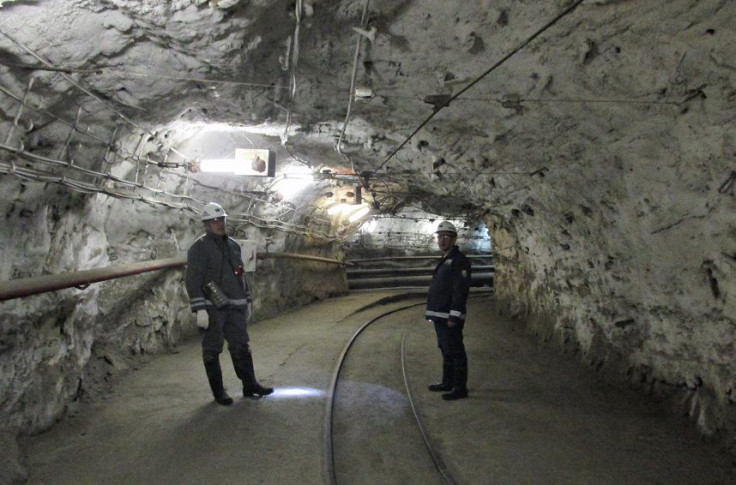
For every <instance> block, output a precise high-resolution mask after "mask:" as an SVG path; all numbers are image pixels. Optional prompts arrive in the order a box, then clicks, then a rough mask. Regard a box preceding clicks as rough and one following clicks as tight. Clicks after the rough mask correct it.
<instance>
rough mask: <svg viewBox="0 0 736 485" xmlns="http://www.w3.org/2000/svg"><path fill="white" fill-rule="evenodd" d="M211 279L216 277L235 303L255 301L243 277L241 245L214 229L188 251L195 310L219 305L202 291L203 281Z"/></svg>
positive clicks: (244, 304)
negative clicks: (220, 234) (219, 234)
mask: <svg viewBox="0 0 736 485" xmlns="http://www.w3.org/2000/svg"><path fill="white" fill-rule="evenodd" d="M238 268H239V269H238ZM208 281H214V282H215V283H216V284H217V286H219V287H220V289H221V290H222V291H223V292H224V293H225V295H226V296H227V297H228V299H229V305H230V306H231V307H242V308H245V307H247V306H248V305H249V304H250V303H251V301H252V298H251V294H250V290H249V289H248V286H247V285H246V284H245V279H244V277H243V260H242V257H241V255H240V246H239V245H238V243H236V242H235V241H233V240H232V239H230V238H229V237H227V236H217V235H215V234H212V233H211V232H208V233H206V234H205V235H204V236H201V237H200V238H198V239H197V240H196V241H194V244H192V247H190V248H189V251H188V252H187V275H186V281H185V282H186V287H187V294H188V295H189V302H190V306H191V309H192V311H193V312H196V311H198V310H204V309H205V308H210V309H214V308H215V307H214V305H213V304H212V302H211V301H209V300H207V299H206V298H205V297H204V294H203V293H202V285H204V284H205V283H206V282H208Z"/></svg>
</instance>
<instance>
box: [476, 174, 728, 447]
mask: <svg viewBox="0 0 736 485" xmlns="http://www.w3.org/2000/svg"><path fill="white" fill-rule="evenodd" d="M628 182H629V183H631V185H634V186H635V185H637V184H636V183H635V182H634V181H633V178H632V179H630V180H629V181H628ZM614 189H615V187H614ZM638 189H643V187H638ZM649 189H650V190H649V191H648V192H649V193H650V194H651V186H650V187H649ZM631 193H632V195H633V194H635V193H636V191H634V190H632V192H631ZM662 195H664V194H662ZM671 195H672V197H670V200H668V201H667V202H668V203H667V204H665V200H663V199H662V198H659V197H657V196H655V195H650V197H651V199H650V200H649V201H647V202H645V200H647V199H646V197H643V199H644V200H642V199H639V200H638V201H637V199H636V198H634V197H632V198H625V197H621V198H619V199H618V200H617V201H616V203H613V204H610V205H609V204H605V203H604V204H602V205H600V206H598V207H596V208H592V207H587V206H585V205H578V206H570V207H567V208H566V210H565V211H564V217H563V218H561V219H557V218H553V217H540V215H539V214H535V213H534V211H533V210H529V209H527V210H526V211H523V210H513V211H511V214H509V217H502V216H492V217H490V218H489V221H488V225H489V227H491V235H492V236H491V237H492V239H493V241H494V263H495V280H494V286H495V291H496V299H497V301H498V304H499V308H501V309H502V311H503V312H504V313H505V314H508V315H511V316H513V317H515V318H518V319H519V321H520V323H521V324H523V325H525V326H526V327H527V328H528V329H529V330H530V331H531V332H533V333H534V334H536V335H538V336H539V337H540V338H542V339H543V340H546V341H550V342H553V343H554V344H556V345H559V346H561V347H562V348H564V349H566V350H573V351H575V352H579V353H580V355H581V357H582V359H583V360H584V362H586V363H588V364H590V365H591V366H594V368H595V369H597V370H599V371H601V372H603V373H605V375H606V376H607V377H609V378H612V379H613V380H614V381H618V382H621V381H627V382H628V383H629V384H631V385H634V386H636V387H640V388H642V389H643V390H645V391H646V392H649V393H651V394H652V395H653V396H656V397H657V398H667V399H670V400H671V403H672V405H673V407H674V410H675V411H676V412H677V413H678V414H679V413H682V414H685V415H688V416H689V417H690V418H691V419H692V420H693V421H694V422H695V423H696V425H697V427H698V428H699V430H700V431H701V432H702V433H703V434H705V435H707V436H711V437H713V438H716V439H719V440H722V441H724V442H725V444H726V446H728V447H731V449H732V450H734V445H736V442H735V441H734V431H735V430H736V345H735V344H734V341H735V339H734V336H735V335H736V320H735V319H734V315H736V303H735V300H736V257H735V256H736V253H734V246H733V241H734V235H735V234H736V232H735V231H736V225H734V219H733V210H734V200H733V197H732V196H730V197H729V196H724V195H723V194H721V193H719V192H718V191H717V190H715V188H710V190H700V191H699V193H698V194H697V196H696V194H695V192H689V193H688V192H687V191H685V190H680V191H678V190H672V191H671ZM654 201H656V202H654ZM684 204H687V205H688V206H689V207H690V209H689V210H688V215H685V216H682V215H680V216H679V217H677V216H675V214H674V213H673V212H674V210H673V207H677V206H683V205H684ZM653 211H655V212H656V211H662V212H665V213H666V214H665V215H664V217H661V218H660V219H659V220H658V221H657V222H655V221H654V220H652V215H651V213H652V212H653ZM668 220H669V221H673V222H672V223H669V224H667V223H665V221H668Z"/></svg>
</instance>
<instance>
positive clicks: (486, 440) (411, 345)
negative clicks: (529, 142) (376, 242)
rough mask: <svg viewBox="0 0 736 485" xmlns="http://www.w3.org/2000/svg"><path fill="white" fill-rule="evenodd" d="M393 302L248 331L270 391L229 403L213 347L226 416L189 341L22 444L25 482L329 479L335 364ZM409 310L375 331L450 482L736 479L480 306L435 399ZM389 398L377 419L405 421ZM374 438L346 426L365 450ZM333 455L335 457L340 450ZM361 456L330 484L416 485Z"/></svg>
mask: <svg viewBox="0 0 736 485" xmlns="http://www.w3.org/2000/svg"><path fill="white" fill-rule="evenodd" d="M394 294H398V292H387V291H381V292H369V293H368V292H367V293H356V294H351V295H348V296H344V297H340V298H335V299H331V300H328V301H324V302H319V303H315V304H313V305H310V306H307V307H304V308H301V309H299V310H296V311H293V312H289V313H285V314H282V315H279V316H278V317H276V318H273V319H269V320H265V321H262V322H256V323H255V324H254V325H251V327H250V333H251V340H252V342H251V344H252V348H253V354H254V360H255V365H256V374H257V375H258V378H259V380H260V381H261V382H262V383H263V384H265V385H271V386H274V387H275V388H276V392H275V393H274V394H273V395H270V396H267V397H264V398H262V399H244V398H242V397H241V396H240V393H239V392H238V390H239V385H238V384H239V382H238V381H237V379H236V377H235V375H234V372H233V370H232V365H231V362H230V359H229V355H228V354H227V352H225V353H223V356H222V359H221V363H222V367H223V373H224V377H225V383H226V387H228V390H229V392H230V394H231V395H232V396H233V397H234V398H236V399H235V404H234V405H233V406H230V407H223V406H219V405H217V404H215V403H214V402H213V401H212V398H211V395H210V393H209V388H208V386H207V382H206V379H205V375H204V369H203V367H202V364H201V359H200V350H199V343H198V341H190V342H185V343H183V344H182V345H180V347H179V349H178V351H177V352H176V353H171V354H166V355H162V356H159V357H156V358H155V359H152V360H151V361H150V362H148V363H147V364H146V365H145V366H142V367H141V368H139V369H138V370H135V371H132V372H130V373H128V374H127V375H125V376H124V377H123V378H121V379H119V380H118V382H117V383H116V385H115V387H114V389H113V391H112V392H111V393H110V394H109V395H108V396H105V399H103V400H100V401H98V402H95V403H91V404H85V405H83V406H80V407H79V408H78V409H76V410H75V411H74V412H73V413H72V414H71V415H70V416H68V417H67V418H66V419H64V420H63V421H62V422H61V423H60V424H58V425H57V426H55V427H54V428H52V429H51V430H50V431H48V432H46V433H44V434H41V435H38V436H34V437H31V438H27V439H25V440H24V441H23V442H22V448H23V450H24V456H25V463H24V464H25V466H26V468H27V471H28V473H29V483H54V484H66V483H69V484H71V483H75V484H80V483H136V484H147V483H183V484H188V483H223V484H225V483H264V484H266V483H269V484H272V483H279V484H280V483H285V484H286V483H288V484H291V483H304V484H312V483H314V484H318V483H327V478H326V474H325V458H324V457H325V453H324V450H325V434H324V419H325V414H326V399H327V397H326V396H327V392H328V389H329V387H330V383H331V379H332V377H333V373H334V371H335V363H336V361H337V359H338V356H339V355H340V354H341V352H342V351H343V349H344V347H345V344H346V342H347V340H348V339H349V338H350V337H351V336H352V335H353V334H354V332H355V331H356V329H357V328H359V327H360V326H361V325H362V324H363V323H365V322H366V321H367V320H369V319H372V318H374V317H376V316H378V315H379V314H381V313H382V312H384V311H386V310H389V309H398V308H399V307H402V306H405V305H407V304H408V303H411V302H412V301H415V302H421V301H422V297H421V296H416V297H414V300H406V301H395V302H392V303H387V304H384V305H378V306H371V304H373V303H375V302H376V301H379V300H380V299H382V298H385V297H387V296H391V295H394ZM362 308H365V309H364V310H362V311H358V310H360V309H362ZM422 313H423V312H422V306H421V305H420V306H415V307H412V308H410V309H407V310H402V311H399V312H397V313H395V314H392V316H390V317H387V318H390V319H391V322H389V323H390V325H389V326H387V327H386V328H385V329H384V331H386V332H392V333H394V334H395V332H401V333H402V335H404V346H405V352H406V364H407V376H408V378H409V382H410V385H411V389H412V395H413V396H412V397H413V398H414V400H415V404H416V405H417V408H418V409H419V411H420V413H421V416H422V419H423V423H424V425H425V428H426V432H427V435H428V436H429V437H430V438H431V440H432V441H433V442H434V443H435V444H436V445H437V450H438V453H439V455H440V456H441V458H442V461H443V462H444V464H445V465H446V467H447V470H448V471H449V473H450V474H451V476H452V479H453V480H454V481H455V482H456V483H470V484H527V483H529V484H586V485H587V484H621V483H626V484H732V483H736V471H735V470H734V461H733V459H732V457H730V456H729V455H727V454H726V453H725V452H723V451H722V450H719V449H717V448H716V447H715V445H714V444H712V443H707V442H705V441H703V440H702V439H701V438H700V437H699V436H698V435H697V434H696V433H695V431H694V429H693V427H692V426H691V425H690V424H689V423H687V422H685V420H684V419H683V420H682V421H678V420H677V419H674V418H673V417H672V416H671V415H670V414H669V413H667V412H666V410H664V409H661V407H660V405H659V404H657V403H654V402H650V401H648V400H647V399H646V398H644V397H643V396H641V395H639V394H637V393H634V392H630V391H627V390H620V389H616V388H614V387H612V386H608V385H606V384H604V383H603V382H601V381H600V379H599V378H598V376H597V375H596V374H595V373H594V372H593V371H592V370H591V369H588V368H585V367H583V366H581V365H580V364H578V362H577V358H576V357H574V356H570V355H564V354H561V353H559V352H556V351H554V350H552V349H549V348H546V347H544V346H542V345H539V344H538V343H537V342H536V341H535V339H534V338H533V337H531V336H529V335H527V334H526V333H525V332H524V330H523V328H522V323H521V322H519V321H513V320H509V319H507V318H505V317H501V316H500V315H498V314H497V312H496V311H495V309H494V304H493V300H492V297H491V296H479V295H476V296H474V297H473V298H471V301H470V302H469V309H468V323H467V325H466V331H465V335H466V337H465V339H466V347H467V350H468V357H469V365H470V377H469V390H470V397H469V398H468V399H463V400H459V401H454V402H446V401H443V400H442V399H440V396H439V395H438V394H435V393H430V392H429V391H427V390H426V385H427V384H429V383H431V382H434V381H436V380H437V378H438V377H439V373H440V366H441V362H440V354H439V350H438V349H437V347H436V342H435V337H434V331H433V329H432V328H431V327H430V326H429V325H427V324H426V323H425V322H424V318H423V316H422ZM386 341H387V342H388V341H389V340H388V339H387V340H386ZM387 345H388V344H387ZM391 345H393V346H395V345H394V344H391ZM385 350H386V349H376V353H375V354H376V358H375V359H373V361H372V362H370V365H376V366H379V365H383V364H386V365H392V364H390V363H388V362H384V361H386V360H388V359H385V358H383V357H382V356H383V355H385V354H384V353H383V351H385ZM390 350H391V352H394V351H398V349H394V348H392V349H390ZM365 355H368V356H370V355H371V353H370V352H369V353H368V354H365V353H364V357H362V358H364V359H365V358H370V357H365ZM382 363H383V364H382ZM338 392H339V388H338ZM392 393H394V394H397V393H399V394H400V390H392ZM399 402H400V404H399V405H398V407H397V408H396V409H394V410H393V411H394V412H392V413H389V414H387V416H388V417H387V418H386V419H396V418H397V415H400V417H402V419H403V418H405V417H406V416H407V415H410V414H411V412H412V411H411V408H410V407H409V406H408V405H407V404H406V403H405V401H404V400H401V399H400V400H399ZM361 404H362V405H363V406H364V405H365V404H366V403H365V402H363V403H361ZM368 404H369V405H370V404H371V403H370V402H369V403H368ZM376 406H377V407H380V406H386V403H385V402H376ZM389 424H390V423H389ZM356 426H361V424H360V423H356ZM373 426H374V428H375V425H373ZM371 432H372V429H371V428H366V429H362V430H361V429H360V428H358V434H360V435H361V436H365V438H366V440H367V441H371ZM376 439H379V438H376ZM380 439H394V440H409V439H413V438H409V437H389V438H386V437H383V438H380ZM334 446H335V453H336V459H340V460H342V458H341V456H342V455H341V454H340V447H341V446H342V443H341V442H339V441H338V442H336V443H335V444H334ZM370 454H371V452H369V451H366V453H365V456H364V457H362V458H358V460H363V462H361V463H357V462H356V463H354V464H351V463H346V462H345V460H342V461H340V462H338V463H337V466H336V469H337V470H338V472H339V473H338V475H337V478H338V480H337V482H338V483H427V482H426V477H424V478H421V477H420V474H417V475H416V479H413V478H409V479H408V480H407V478H406V476H403V477H401V478H399V477H398V476H396V475H394V474H393V473H391V472H388V471H386V470H389V469H391V468H392V467H395V466H396V464H393V465H392V467H389V466H387V467H385V468H384V467H382V466H381V463H380V460H379V461H376V462H375V463H373V464H372V465H371V462H370V460H371V457H370V456H369V455H370ZM396 459H400V458H398V457H397V458H396ZM399 466H401V464H399ZM415 466H417V465H416V463H406V469H411V467H415ZM366 469H371V471H370V472H366V471H365V470H366ZM351 470H356V471H355V472H351ZM425 472H426V470H425ZM409 476H410V477H412V476H413V475H411V474H410V475H409ZM438 477H439V475H438ZM440 482H441V481H440Z"/></svg>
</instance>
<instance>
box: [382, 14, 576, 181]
mask: <svg viewBox="0 0 736 485" xmlns="http://www.w3.org/2000/svg"><path fill="white" fill-rule="evenodd" d="M584 1H585V0H575V1H574V2H573V3H572V4H571V5H570V6H568V7H567V8H566V9H564V10H563V11H562V12H560V13H559V14H557V15H556V16H555V17H554V18H553V19H552V20H550V21H549V22H547V23H546V24H545V25H544V26H542V27H541V28H540V29H538V30H537V31H536V32H534V33H533V34H532V35H531V36H530V37H528V38H527V39H526V40H525V41H524V42H522V43H521V44H519V45H518V46H517V47H516V48H514V49H512V50H511V52H509V53H508V54H506V55H505V56H504V57H502V58H501V60H499V61H498V62H496V63H495V64H493V65H492V66H491V67H490V68H488V69H487V70H486V71H485V72H484V73H483V74H481V75H480V76H478V77H477V78H475V79H474V80H473V81H472V82H471V83H470V84H468V85H467V86H465V87H464V88H463V89H461V90H460V91H458V92H457V93H456V94H454V95H452V96H450V97H449V98H448V99H447V101H445V102H444V104H442V105H438V106H436V107H435V109H434V110H433V111H432V113H431V114H430V115H429V116H428V117H427V118H426V119H425V120H424V121H423V122H422V123H421V124H420V125H419V126H418V127H417V128H416V129H415V130H414V131H413V132H412V133H411V134H410V135H409V136H408V137H407V138H406V139H405V140H404V141H403V142H402V143H401V144H400V145H399V146H398V147H397V148H396V149H394V150H393V151H392V152H391V153H390V154H389V155H388V157H386V159H385V160H384V161H383V162H382V163H381V164H380V165H379V166H378V168H376V170H380V169H381V168H382V167H383V166H384V165H386V164H387V163H388V161H389V160H391V159H392V158H393V157H394V155H396V154H397V153H398V152H399V150H401V149H402V148H403V147H404V145H406V144H407V143H408V142H409V140H411V139H412V138H413V137H414V135H416V134H417V133H418V132H419V130H421V129H422V128H423V127H424V126H425V125H426V124H427V123H429V122H430V120H431V119H432V118H434V116H435V115H436V114H437V113H439V112H440V110H441V109H442V108H444V107H446V106H449V104H450V102H452V101H454V100H455V99H457V98H458V97H459V96H460V95H461V94H463V93H464V92H466V91H467V90H468V89H470V88H471V87H473V86H475V85H476V84H477V83H478V82H479V81H480V80H481V79H483V78H484V77H486V76H487V75H488V74H490V73H491V72H493V71H494V70H496V68H498V67H499V66H501V65H502V64H504V63H505V62H506V61H507V60H509V59H510V58H511V57H512V56H514V55H515V54H516V53H517V52H519V51H520V50H521V49H523V48H524V47H526V46H527V45H528V44H529V43H531V42H532V41H533V40H534V39H536V38H537V37H539V36H540V35H541V34H542V33H544V32H545V31H546V30H547V29H549V28H550V27H552V26H553V25H554V24H556V23H557V22H558V21H559V20H561V19H562V18H563V17H565V16H567V15H568V14H570V13H571V12H572V11H573V10H575V9H576V8H577V7H578V6H579V5H580V4H581V3H583V2H584Z"/></svg>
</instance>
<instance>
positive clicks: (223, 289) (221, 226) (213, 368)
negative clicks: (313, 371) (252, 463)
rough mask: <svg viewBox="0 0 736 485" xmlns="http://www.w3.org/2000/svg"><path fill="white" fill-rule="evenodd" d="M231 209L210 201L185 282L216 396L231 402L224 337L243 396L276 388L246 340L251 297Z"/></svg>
mask: <svg viewBox="0 0 736 485" xmlns="http://www.w3.org/2000/svg"><path fill="white" fill-rule="evenodd" d="M226 217H227V214H226V213H225V210H224V209H223V208H222V206H220V205H219V204H215V203H214V202H210V203H209V204H207V205H206V206H204V210H203V211H202V222H204V227H205V230H206V233H205V234H204V235H203V236H201V237H200V238H199V239H197V240H196V241H194V244H192V247H191V248H189V251H188V253H187V275H186V287H187V293H188V294H189V300H190V305H191V308H192V311H193V312H196V313H197V326H198V327H199V329H200V330H199V332H200V334H201V335H202V360H203V361H204V368H205V371H206V372H207V379H208V380H209V383H210V388H212V394H213V395H214V397H215V401H217V403H218V404H222V405H223V406H228V405H230V404H232V403H233V400H232V398H231V397H230V396H228V394H227V392H225V388H224V386H223V383H222V370H221V369H220V354H221V353H222V349H223V344H224V341H225V340H227V347H228V351H229V352H230V357H231V358H232V361H233V367H234V368H235V373H236V374H237V376H238V378H239V379H240V380H241V381H243V396H244V397H251V396H265V395H267V394H271V393H272V392H273V388H271V387H263V386H261V385H260V384H259V383H258V381H257V380H256V376H255V371H254V370H253V357H252V355H251V352H250V347H249V345H248V342H249V341H250V338H249V337H248V327H247V320H248V318H249V317H250V315H251V308H252V305H253V299H252V297H251V294H250V290H249V289H248V286H247V284H246V282H245V278H244V273H245V271H244V268H243V260H242V258H241V255H240V246H239V245H238V243H236V242H235V241H233V240H232V239H230V238H229V237H228V236H227V227H226V222H225V218H226Z"/></svg>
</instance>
